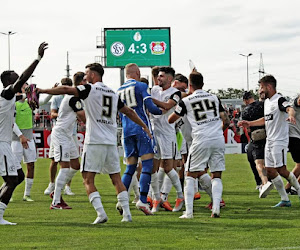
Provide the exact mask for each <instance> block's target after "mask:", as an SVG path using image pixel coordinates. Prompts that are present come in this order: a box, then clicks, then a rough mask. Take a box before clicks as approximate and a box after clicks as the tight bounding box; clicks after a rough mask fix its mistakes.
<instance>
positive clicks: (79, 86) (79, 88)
mask: <svg viewBox="0 0 300 250" xmlns="http://www.w3.org/2000/svg"><path fill="white" fill-rule="evenodd" d="M77 89H78V90H79V91H84V90H85V86H84V85H78V86H77Z"/></svg>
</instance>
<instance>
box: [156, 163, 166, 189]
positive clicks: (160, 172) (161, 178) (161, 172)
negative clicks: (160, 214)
mask: <svg viewBox="0 0 300 250" xmlns="http://www.w3.org/2000/svg"><path fill="white" fill-rule="evenodd" d="M164 177H165V170H164V169H163V168H159V169H158V173H157V178H158V179H157V181H158V188H159V192H161V187H162V185H163V183H164Z"/></svg>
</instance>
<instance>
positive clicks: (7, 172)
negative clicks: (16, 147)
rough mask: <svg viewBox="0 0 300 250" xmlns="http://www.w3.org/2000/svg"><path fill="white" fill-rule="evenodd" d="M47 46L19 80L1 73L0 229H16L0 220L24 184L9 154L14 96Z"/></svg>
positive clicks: (39, 52)
mask: <svg viewBox="0 0 300 250" xmlns="http://www.w3.org/2000/svg"><path fill="white" fill-rule="evenodd" d="M47 46H48V44H47V43H42V44H41V45H40V46H39V49H38V58H37V59H36V60H34V61H33V63H32V64H31V65H30V66H29V67H28V68H27V69H26V70H25V71H24V72H23V74H22V75H21V76H20V77H19V76H18V74H17V73H15V72H14V71H10V70H9V71H4V72H3V73H2V74H1V81H2V83H3V87H4V89H3V90H2V92H1V96H0V175H1V176H2V178H3V180H4V183H3V184H2V186H1V187H0V225H16V223H11V222H9V221H7V220H5V219H3V214H4V211H5V209H6V207H7V204H8V203H9V201H10V198H11V196H12V194H13V192H14V190H15V188H16V186H17V185H19V184H20V183H21V182H22V181H23V180H24V173H23V170H22V168H21V165H20V164H17V161H16V158H15V156H14V155H13V153H12V150H11V141H12V134H13V124H14V113H15V101H16V97H15V94H16V93H17V92H20V91H21V87H22V86H23V84H24V83H25V82H26V81H27V80H28V79H29V77H30V76H31V75H32V73H33V71H34V70H35V68H36V66H37V65H38V63H39V61H40V60H41V59H42V57H43V56H44V51H45V49H47ZM22 138H24V136H23V135H21V136H20V140H21V143H22V145H23V146H24V147H25V148H27V147H28V144H27V139H26V138H25V140H22Z"/></svg>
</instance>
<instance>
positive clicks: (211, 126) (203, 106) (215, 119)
mask: <svg viewBox="0 0 300 250" xmlns="http://www.w3.org/2000/svg"><path fill="white" fill-rule="evenodd" d="M182 101H183V102H184V104H185V106H186V109H187V118H188V120H189V122H190V124H191V126H192V133H193V140H198V141H199V142H200V141H201V142H203V141H209V140H213V139H218V138H223V130H222V120H221V118H220V112H222V111H224V109H223V107H222V105H221V102H220V100H219V99H218V97H217V96H215V95H213V94H210V93H208V92H206V91H204V90H200V89H198V90H196V91H195V92H194V93H193V94H192V95H190V96H187V97H185V98H183V99H182Z"/></svg>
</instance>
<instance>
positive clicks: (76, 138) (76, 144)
mask: <svg viewBox="0 0 300 250" xmlns="http://www.w3.org/2000/svg"><path fill="white" fill-rule="evenodd" d="M72 138H73V141H74V145H75V147H76V148H77V150H78V154H79V142H78V137H77V134H76V135H73V136H72Z"/></svg>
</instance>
